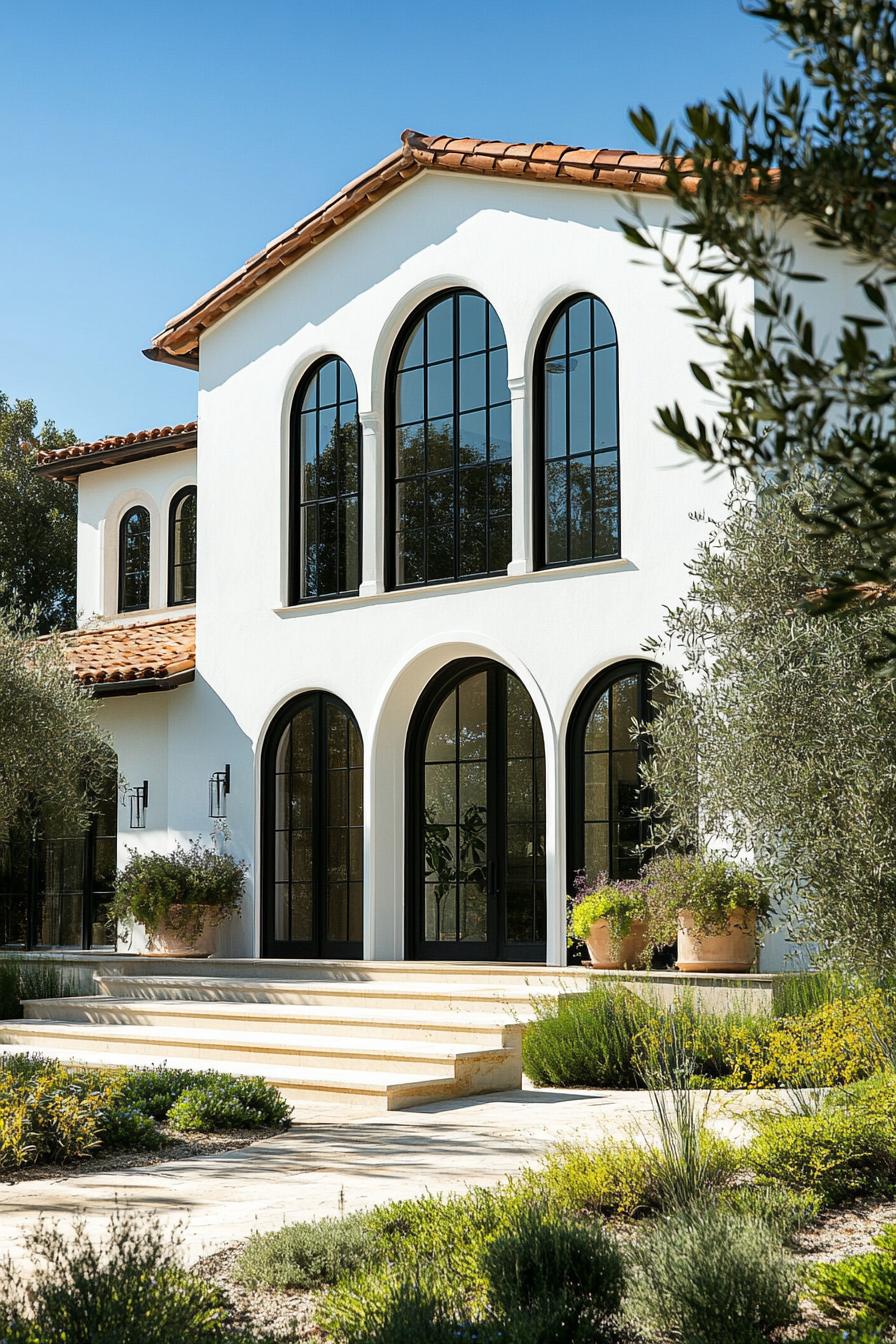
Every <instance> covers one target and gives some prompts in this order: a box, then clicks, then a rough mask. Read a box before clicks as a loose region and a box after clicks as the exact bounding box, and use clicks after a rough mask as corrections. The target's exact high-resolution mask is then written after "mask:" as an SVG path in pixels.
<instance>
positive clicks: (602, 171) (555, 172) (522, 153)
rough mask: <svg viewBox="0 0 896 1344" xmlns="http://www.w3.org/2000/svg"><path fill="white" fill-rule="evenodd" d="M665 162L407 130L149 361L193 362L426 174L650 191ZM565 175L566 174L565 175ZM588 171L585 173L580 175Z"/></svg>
mask: <svg viewBox="0 0 896 1344" xmlns="http://www.w3.org/2000/svg"><path fill="white" fill-rule="evenodd" d="M666 167H667V165H666V161H665V160H664V159H663V158H661V157H660V156H659V155H649V154H638V153H636V152H635V151H632V150H618V149H598V150H594V149H583V148H581V147H578V146H570V145H554V144H552V143H551V142H550V141H534V142H531V143H526V142H524V141H504V140H485V139H473V138H471V137H463V138H454V137H451V136H447V135H424V134H423V133H422V132H421V131H414V130H406V131H403V132H402V135H401V148H400V149H397V150H395V151H394V152H393V153H392V154H389V155H388V156H387V157H386V158H385V159H382V160H381V161H380V162H379V163H378V164H375V165H374V166H373V167H372V168H370V169H368V170H367V171H366V172H365V173H362V174H361V175H360V176H359V177H356V178H355V179H354V180H353V181H351V182H349V183H348V184H347V185H346V186H344V187H343V188H342V190H341V191H338V192H336V194H335V195H334V196H331V197H330V199H329V200H328V201H325V202H324V203H323V205H321V206H319V207H318V208H317V209H316V210H313V211H312V212H311V213H310V214H308V215H306V216H305V217H304V218H303V219H300V220H299V221H298V223H297V224H294V225H293V226H292V228H289V229H287V230H286V231H285V232H284V233H281V234H279V235H278V236H277V237H276V238H274V239H272V240H271V242H269V243H268V244H267V246H266V247H264V248H262V249H261V251H260V252H256V253H255V255H254V256H252V257H250V258H249V259H248V261H246V262H244V264H243V265H242V266H240V267H239V268H238V269H237V270H236V271H234V272H233V273H232V274H231V275H229V276H227V277H226V278H225V279H224V280H222V281H221V282H220V283H219V284H217V285H215V286H214V287H213V288H212V289H210V290H209V291H208V292H207V293H206V294H203V295H202V296H201V297H200V298H198V299H197V300H196V301H195V302H194V303H192V304H191V305H190V306H189V307H188V308H185V309H184V310H183V312H181V313H178V314H177V315H176V316H175V317H172V318H171V319H170V321H169V322H167V323H166V325H165V327H164V328H163V329H162V331H160V332H159V333H158V335H157V336H155V337H154V339H153V342H152V346H151V347H150V350H149V352H147V353H149V354H150V357H153V358H160V357H164V358H170V359H172V360H175V361H178V360H180V361H184V360H192V359H195V356H196V353H197V351H198V348H199V338H200V335H201V334H202V332H203V331H206V330H207V329H208V328H209V327H210V326H212V325H213V323H215V322H216V321H218V319H219V318H221V317H223V316H224V314H225V313H227V312H229V311H230V310H231V309H232V308H233V307H234V306H235V304H236V303H238V302H240V301H241V300H242V299H243V298H245V297H247V295H249V294H252V293H254V292H256V291H257V290H258V289H261V288H262V287H263V286H264V285H265V284H267V283H268V282H269V281H270V280H271V279H273V278H274V277H275V276H276V275H278V274H279V273H280V270H281V268H282V267H283V266H288V265H291V264H292V263H293V262H294V261H297V260H298V259H299V258H300V257H301V256H303V255H304V254H305V253H306V252H308V251H310V250H311V249H312V248H313V247H315V246H316V245H317V244H318V243H320V242H321V241H323V240H324V239H325V238H328V237H330V236H331V235H332V234H333V233H335V232H336V231H337V230H338V229H340V228H342V227H343V226H344V225H346V224H348V223H350V222H351V221H352V220H353V219H355V218H357V216H358V215H360V214H362V213H363V212H364V211H365V210H367V209H369V208H370V207H371V206H372V205H374V204H376V203H377V202H378V201H380V200H382V198H383V197H384V196H385V195H387V194H388V193H389V192H391V191H394V190H395V189H396V188H397V187H400V186H402V185H403V183H405V182H407V181H408V180H409V178H411V177H414V176H416V175H417V174H418V173H420V172H422V171H425V170H438V171H442V172H465V173H476V174H481V175H484V174H494V175H495V176H497V177H505V178H506V177H508V176H510V177H516V178H523V179H525V178H526V177H531V178H532V180H533V181H540V182H559V183H563V184H566V185H578V186H593V187H601V188H604V189H611V190H616V191H619V190H627V191H654V192H655V191H657V190H662V189H663V188H664V186H665V177H666ZM567 169H568V170H569V171H567ZM585 169H587V170H590V171H589V172H587V173H586V172H585V171H583V170H585Z"/></svg>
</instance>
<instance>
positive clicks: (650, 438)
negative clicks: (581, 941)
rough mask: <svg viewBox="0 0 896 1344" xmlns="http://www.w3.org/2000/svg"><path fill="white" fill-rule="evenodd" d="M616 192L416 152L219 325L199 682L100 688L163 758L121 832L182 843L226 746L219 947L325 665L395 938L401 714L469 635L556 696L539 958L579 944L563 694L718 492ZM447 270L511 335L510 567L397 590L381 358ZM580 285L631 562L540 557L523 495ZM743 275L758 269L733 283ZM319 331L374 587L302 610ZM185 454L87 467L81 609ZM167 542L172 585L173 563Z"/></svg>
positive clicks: (678, 356) (127, 734) (645, 616)
mask: <svg viewBox="0 0 896 1344" xmlns="http://www.w3.org/2000/svg"><path fill="white" fill-rule="evenodd" d="M625 208H626V206H625V203H624V202H620V201H618V200H617V199H616V198H614V197H613V196H612V195H611V194H609V193H604V192H600V191H593V190H588V189H580V188H575V187H565V186H564V187H560V186H543V185H539V184H533V183H522V182H516V181H502V180H489V179H484V178H472V177H471V178H464V177H459V176H457V175H445V176H439V175H438V174H436V173H433V174H425V175H422V176H421V177H418V178H416V179H414V180H413V181H412V182H411V183H409V184H408V185H407V186H405V187H404V188H402V189H401V190H400V191H398V192H396V193H395V194H394V195H392V196H390V197H388V198H387V199H386V200H385V201H384V202H383V203H381V204H380V205H379V206H377V207H376V208H375V209H373V210H371V211H369V212H368V213H366V214H365V215H364V216H362V217H361V218H360V219H359V220H357V221H356V222H355V223H354V224H352V225H350V226H348V227H347V228H345V229H343V230H342V231H341V232H340V233H338V234H337V235H336V236H334V237H333V238H332V239H331V240H329V241H328V242H326V243H325V244H323V245H321V247H320V248H319V249H318V250H316V251H314V252H313V253H311V254H310V255H308V256H307V257H306V258H304V259H303V260H302V261H300V262H299V263H297V264H296V265H294V266H293V267H292V268H291V269H289V270H287V271H285V272H284V273H283V275H282V276H280V277H279V278H278V279H277V280H276V281H274V282H273V283H271V284H270V285H268V286H267V287H266V288H265V289H264V290H262V291H261V292H260V293H259V294H257V295H256V296H255V297H253V298H251V299H249V300H247V301H246V302H244V303H242V304H240V305H239V306H238V307H237V308H236V309H235V310H234V311H233V312H232V313H231V314H229V315H228V316H227V317H226V318H224V319H223V320H222V321H221V322H219V323H218V324H216V325H215V326H214V327H213V328H212V329H211V331H210V332H208V333H207V334H206V335H205V336H204V337H203V339H202V343H201V352H200V363H201V368H200V393H199V423H200V430H199V450H198V463H197V480H198V491H199V496H198V497H199V510H198V515H199V544H198V629H197V635H198V650H197V665H198V673H197V679H196V681H195V683H194V684H192V685H191V686H188V687H183V688H181V689H178V690H176V691H173V692H166V693H163V694H158V695H155V694H154V695H145V696H140V697H134V698H126V699H122V700H118V701H107V702H105V703H104V705H103V710H102V713H103V718H104V721H105V722H106V723H107V724H109V725H110V726H112V727H113V731H114V735H115V738H116V741H117V743H118V746H119V755H120V761H121V769H122V772H123V773H124V774H125V775H126V776H127V777H128V778H129V779H132V782H138V781H139V780H142V779H143V778H149V779H150V789H151V801H150V808H149V812H148V820H147V830H146V831H145V832H142V833H134V832H128V831H127V829H126V826H127V820H126V818H123V823H124V829H123V833H122V847H123V846H124V845H125V844H127V843H132V842H133V839H132V838H133V837H134V835H137V836H138V837H139V844H140V845H141V846H155V845H157V844H160V843H162V840H163V837H164V835H165V834H166V833H167V835H168V836H170V837H171V839H172V840H173V839H175V838H179V837H184V836H188V835H191V834H196V833H198V832H205V833H207V831H208V826H209V822H208V820H207V817H206V812H207V781H208V778H209V775H210V774H211V773H212V771H213V770H215V769H221V768H223V765H224V764H225V763H228V762H229V763H230V765H231V769H232V777H233V783H232V791H231V795H230V799H229V807H228V811H229V824H230V826H231V829H232V831H233V841H232V843H231V847H232V849H233V851H234V852H236V853H238V854H239V855H241V856H242V857H244V858H245V859H246V860H247V862H248V863H249V865H250V876H249V884H248V896H247V902H246V908H245V912H244V918H243V921H242V924H241V925H239V926H236V927H234V928H232V929H231V930H229V932H228V944H227V946H226V949H225V950H227V951H229V952H231V953H234V954H242V955H253V954H257V952H258V951H259V947H260V929H259V924H260V920H259V911H258V908H257V902H256V901H255V899H254V892H255V882H256V872H255V857H256V854H257V852H258V830H257V828H258V818H259V806H258V803H259V790H260V780H259V758H260V744H261V742H262V741H263V737H264V732H265V729H266V726H267V724H268V723H269V722H270V720H271V718H272V716H273V715H274V713H275V712H276V710H277V709H278V707H279V706H280V705H282V704H283V703H284V702H285V701H286V700H287V699H289V698H290V697H291V696H293V695H295V694H297V693H298V692H300V691H303V690H307V689H318V688H319V689H325V690H328V691H330V692H333V693H334V694H336V695H338V696H340V697H341V698H342V699H343V700H344V701H345V702H346V703H347V704H348V705H349V706H350V708H351V709H352V711H353V712H354V714H355V716H356V718H357V721H358V724H359V727H360V729H361V733H362V735H363V739H364V752H365V767H366V775H365V808H366V815H365V825H366V832H367V844H366V850H365V906H366V913H365V955H367V956H368V957H371V956H372V957H386V958H388V957H400V956H402V955H403V951H404V945H403V937H404V935H403V928H404V919H403V882H404V873H403V854H404V829H403V828H404V797H403V793H404V780H403V761H404V750H405V738H406V732H407V726H408V722H409V719H410V716H411V713H412V711H413V708H414V705H415V704H416V702H417V699H418V697H419V695H420V692H421V691H422V689H423V688H424V686H425V685H426V683H427V682H428V680H429V679H430V677H431V676H432V675H433V674H434V673H435V672H436V671H438V670H439V668H441V667H443V666H444V665H445V664H446V663H447V662H449V661H451V660H452V659H453V658H456V657H459V656H463V655H466V654H474V653H475V654H487V655H489V656H491V657H494V658H496V659H498V660H499V661H501V662H503V663H505V664H506V665H507V666H508V667H510V668H511V669H512V670H513V671H514V672H516V673H517V675H518V676H519V677H520V678H521V679H522V681H523V682H524V684H525V685H526V686H527V687H528V689H529V691H530V694H531V695H532V698H533V701H534V703H535V705H536V707H537V710H538V713H539V715H540V717H541V723H542V729H543V733H544V739H545V745H546V753H547V810H548V854H547V876H548V960H549V961H550V962H554V963H563V962H564V961H565V927H564V926H565V919H564V897H565V889H566V878H565V873H566V858H565V800H564V796H563V795H564V785H563V781H564V759H563V754H564V745H565V732H566V725H567V722H568V718H569V715H570V712H571V710H572V707H573V705H574V703H575V701H576V698H577V696H578V694H579V693H580V691H581V690H582V688H583V687H584V686H585V685H586V684H587V682H588V681H589V680H590V679H591V678H592V677H593V676H594V675H595V674H596V673H598V672H599V671H601V670H602V669H603V668H604V667H606V666H608V665H609V664H611V663H613V662H616V661H618V660H621V659H624V658H627V657H632V656H638V655H639V654H640V653H641V651H642V647H643V643H644V640H645V639H646V638H647V637H648V636H650V635H653V634H656V633H657V632H658V631H659V629H660V625H661V620H662V614H663V609H664V607H665V606H666V605H668V604H670V603H673V602H675V601H676V600H677V599H678V598H679V597H680V596H681V594H682V591H683V588H684V586H685V583H686V574H685V564H686V562H687V561H688V560H689V559H690V557H691V556H692V554H693V552H694V549H695V545H696V542H697V540H698V537H699V534H700V526H699V524H697V523H695V522H694V521H692V520H691V519H690V518H689V514H690V512H691V510H693V509H695V508H710V509H713V508H716V509H718V508H720V507H721V504H722V500H723V498H724V495H725V492H726V481H725V478H724V477H723V476H721V475H716V476H715V477H714V478H708V477H707V475H706V473H705V472H704V470H703V469H702V468H700V467H699V466H698V465H697V464H695V463H692V462H688V461H687V460H686V459H685V458H684V457H683V456H682V454H681V453H680V452H679V450H678V449H677V448H676V447H675V446H674V444H673V443H672V442H671V441H670V440H669V439H668V438H666V437H665V436H664V435H662V434H661V433H660V432H659V431H658V430H657V428H656V426H655V419H656V407H657V405H658V404H661V403H665V402H671V401H674V400H679V401H681V402H682V403H683V404H684V405H685V406H687V407H690V408H692V409H696V408H698V407H700V405H701V399H702V394H701V392H700V389H699V387H698V385H697V384H696V383H695V381H694V379H693V377H692V376H691V374H690V371H689V368H688V364H689V361H690V360H701V359H702V358H703V357H704V354H705V347H703V346H702V345H701V344H700V343H699V341H698V340H697V338H696V336H695V335H694V333H693V331H692V330H691V328H690V326H689V325H688V323H687V322H686V320H685V319H684V318H682V317H681V316H680V315H679V314H678V313H677V312H676V311H675V307H676V298H675V295H674V293H673V292H672V291H670V290H668V289H667V288H665V287H664V286H663V284H662V283H661V277H660V273H659V271H658V270H657V268H656V267H655V266H643V265H638V264H636V262H637V261H638V256H637V254H636V253H635V251H634V249H633V248H632V247H631V246H630V245H629V244H627V243H626V242H625V241H624V239H623V237H622V234H621V232H620V230H619V228H618V226H617V224H616V222H615V221H616V219H617V217H618V216H619V215H620V214H622V213H623V211H624V210H625ZM669 208H670V207H669V204H668V202H662V201H657V200H655V199H653V198H646V199H645V200H644V202H643V209H644V213H645V215H646V217H647V219H648V220H649V221H651V222H653V223H655V224H657V225H658V224H659V223H660V221H661V220H662V219H663V218H664V217H665V216H666V215H667V213H668V211H669ZM456 285H463V286H469V287H471V288H473V289H476V290H479V291H480V292H481V293H482V294H484V295H485V296H486V297H487V298H488V299H489V301H490V302H491V303H492V304H493V306H494V308H495V309H496V311H497V313H498V315H499V317H500V318H501V320H502V322H503V324H504V330H505V334H506V337H507V345H508V358H509V382H510V388H511V395H512V398H513V421H512V425H513V479H514V527H513V561H512V564H511V567H510V571H511V572H510V574H509V575H508V576H507V577H500V578H491V579H486V580H475V581H471V582H466V583H459V584H449V585H444V586H440V587H437V588H429V589H426V590H415V591H406V592H395V593H386V592H384V591H383V555H384V550H385V545H386V538H385V537H384V533H383V508H382V500H383V489H384V487H383V477H384V461H385V444H384V425H383V411H384V401H385V373H386V363H387V360H388V357H389V353H390V350H391V348H392V344H393V342H394V338H395V336H396V334H397V332H398V330H399V328H400V326H401V324H402V323H403V321H404V320H405V319H406V318H407V316H408V315H409V314H410V313H411V312H412V310H413V309H414V307H415V306H416V305H417V304H418V303H420V302H421V301H422V300H423V299H425V298H426V297H428V296H429V295H431V294H433V293H435V292H438V291H439V290H441V289H444V288H448V287H452V286H456ZM579 291H585V292H590V293H593V294H596V295H597V296H599V297H600V298H601V299H603V300H604V302H605V303H606V304H607V305H608V307H609V309H610V311H611V312H612V314H613V317H614V320H615V322H616V327H617V331H618V340H619V388H620V408H619V423H620V457H621V466H620V472H621V499H622V518H621V537H622V559H621V560H619V561H613V562H606V563H597V564H591V565H585V566H581V567H576V568H572V569H567V570H563V571H552V572H540V573H539V572H534V571H533V538H532V526H531V504H530V492H531V416H532V405H531V393H532V386H533V374H532V359H533V350H534V345H535V342H536V340H537V338H538V335H539V333H540V331H541V329H542V327H543V324H544V322H545V321H546V320H547V318H548V317H549V315H550V314H551V313H552V311H553V310H554V308H555V307H556V306H557V304H559V303H560V302H562V300H564V299H565V298H567V297H569V296H570V295H572V294H575V293H577V292H579ZM748 297H749V296H748V294H747V292H746V290H745V289H744V290H743V291H742V294H741V298H742V301H743V302H744V303H746V301H747V299H748ZM329 353H333V354H338V355H340V356H341V357H342V358H343V359H345V360H347V361H348V363H349V364H350V366H351V368H352V371H353V373H354V376H355V378H356V381H357V384H358V391H359V409H360V412H361V416H362V422H363V424H364V431H365V432H364V484H365V496H364V511H363V513H364V529H365V531H364V544H363V576H362V577H363V584H362V590H361V596H359V597H358V598H353V599H347V600H340V601H336V602H328V603H326V602H325V603H316V604H314V605H311V606H307V607H304V608H293V609H291V610H290V609H287V608H286V607H285V606H284V603H285V600H286V555H287V513H288V499H287V493H288V492H287V479H288V476H287V462H288V414H289V407H290V402H291V398H292V395H293V392H294V390H295V388H296V387H297V385H298V383H299V381H300V379H301V377H302V374H303V373H304V372H305V370H306V369H307V368H308V367H309V366H310V365H311V363H312V362H313V361H314V360H316V359H317V358H318V357H320V356H321V355H322V354H329ZM181 459H183V460H181ZM190 470H192V463H191V462H190V460H189V455H188V454H178V455H176V456H175V457H171V458H161V459H157V460H155V461H150V462H146V463H142V464H140V463H137V464H133V465H132V466H129V467H120V468H114V469H110V470H108V471H103V472H97V473H96V474H95V477H93V478H91V477H90V476H88V477H85V478H83V479H82V494H83V497H84V504H83V506H82V515H83V516H82V524H81V538H80V541H79V565H80V566H81V575H82V577H81V583H80V586H79V604H80V606H81V607H82V609H83V610H84V611H85V612H88V611H90V610H96V609H97V607H98V606H101V607H102V608H103V609H104V610H108V609H109V608H108V591H109V590H108V588H107V584H108V580H107V579H106V578H103V577H102V573H103V566H102V564H101V562H100V560H99V558H98V557H99V554H100V552H101V551H102V549H103V548H102V531H101V529H102V527H103V525H104V524H105V525H106V526H108V521H107V520H108V519H109V518H110V516H111V515H114V514H115V511H116V510H119V512H118V516H120V510H121V509H123V507H124V502H125V500H126V496H128V491H129V490H131V489H133V490H134V491H144V492H146V494H147V495H148V496H149V497H150V498H151V499H152V500H153V501H154V502H155V504H156V506H157V514H156V515H154V522H156V518H158V519H163V518H165V516H166V514H165V512H164V511H163V506H164V501H165V500H167V499H170V496H171V494H173V492H174V490H175V489H176V488H177V486H178V485H179V484H183V483H184V481H185V479H186V478H187V476H188V475H189V472H190ZM134 497H135V498H136V497H138V496H137V495H136V494H135V495H134ZM110 511H111V514H110ZM114 525H115V526H117V517H116V518H115V519H114ZM154 530H155V535H156V536H157V537H158V538H159V541H158V542H157V543H156V546H157V547H159V546H162V545H164V544H165V543H164V532H165V529H164V528H163V527H161V526H159V524H158V522H156V526H155V529H154ZM107 549H108V548H107ZM153 554H154V557H155V560H156V564H155V572H156V573H157V575H158V576H160V577H159V578H157V579H156V580H154V582H155V583H157V584H158V583H159V582H160V581H161V576H163V575H164V573H165V564H164V561H163V559H162V556H161V554H160V553H158V552H157V550H156V549H154V552H153ZM108 563H109V562H108V560H107V561H106V564H107V565H108ZM154 591H155V592H156V593H157V594H158V593H160V592H161V590H160V589H159V588H156V589H155V590H154ZM163 753H164V760H163V759H162V754H163ZM156 772H158V774H159V786H158V787H157V785H156V781H155V777H154V776H155V773H156ZM163 780H164V783H163V782H162V781H163ZM163 800H164V806H165V812H164V813H163V811H162V806H163Z"/></svg>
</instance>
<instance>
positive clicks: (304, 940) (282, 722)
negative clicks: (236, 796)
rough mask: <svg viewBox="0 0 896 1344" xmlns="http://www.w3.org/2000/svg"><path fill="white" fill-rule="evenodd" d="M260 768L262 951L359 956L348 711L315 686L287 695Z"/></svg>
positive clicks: (359, 757) (356, 753)
mask: <svg viewBox="0 0 896 1344" xmlns="http://www.w3.org/2000/svg"><path fill="white" fill-rule="evenodd" d="M262 769H263V789H264V792H263V808H262V826H263V834H264V850H263V875H262V883H263V893H264V896H263V934H264V954H265V956H269V957H360V956H362V955H363V919H364V887H363V865H364V755H363V747H362V743H361V734H360V732H359V730H358V725H357V724H356V723H355V720H354V717H353V715H352V713H351V711H350V710H349V709H348V708H347V706H346V705H344V704H343V703H342V701H341V700H337V699H336V697H335V696H332V695H327V694H326V693H324V692H323V691H314V692H311V693H310V694H307V695H302V696H299V697H297V699H295V700H292V701H290V703H289V704H288V705H285V706H284V708H283V709H282V710H281V711H280V713H279V714H278V715H277V717H276V719H275V720H274V722H273V724H272V725H271V729H270V731H269V733H268V736H267V740H266V742H265V750H264V757H263V761H262Z"/></svg>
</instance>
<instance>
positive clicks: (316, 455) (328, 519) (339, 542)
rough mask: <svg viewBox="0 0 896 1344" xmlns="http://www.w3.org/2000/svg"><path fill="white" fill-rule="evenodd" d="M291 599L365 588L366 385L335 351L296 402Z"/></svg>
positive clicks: (301, 388)
mask: <svg viewBox="0 0 896 1344" xmlns="http://www.w3.org/2000/svg"><path fill="white" fill-rule="evenodd" d="M290 456H291V497H292V510H291V518H290V582H289V588H290V595H289V600H290V602H306V601H311V600H313V599H315V598H325V597H345V596H348V595H350V594H353V593H357V591H358V586H359V583H360V575H361V425H360V421H359V420H358V389H357V387H356V386H355V380H354V377H353V376H352V371H351V369H350V368H349V366H348V365H347V364H346V362H345V360H343V359H338V358H337V357H336V356H334V355H331V356H329V357H328V358H326V359H323V360H321V361H320V363H319V364H315V366H314V367H313V368H312V369H311V370H310V371H309V372H308V374H307V375H306V376H305V378H304V379H303V380H302V382H301V384H300V386H299V389H298V391H297V393H296V397H295V401H294V402H293V408H292V422H291V430H290Z"/></svg>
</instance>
